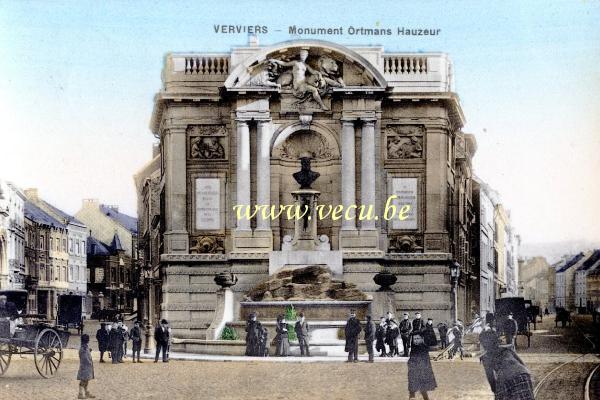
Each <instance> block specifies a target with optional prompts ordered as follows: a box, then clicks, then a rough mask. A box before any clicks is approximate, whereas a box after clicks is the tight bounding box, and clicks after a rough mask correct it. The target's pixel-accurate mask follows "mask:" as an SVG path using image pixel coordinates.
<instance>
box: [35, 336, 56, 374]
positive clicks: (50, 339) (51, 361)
mask: <svg viewBox="0 0 600 400" xmlns="http://www.w3.org/2000/svg"><path fill="white" fill-rule="evenodd" d="M62 356H63V348H62V342H61V341H60V337H59V336H58V333H56V331H54V330H52V329H48V328H46V329H44V330H42V331H41V332H40V333H39V334H38V336H37V338H36V339H35V349H34V358H35V367H36V368H37V370H38V372H39V374H40V375H41V376H42V377H44V378H46V379H48V378H52V376H54V374H55V373H56V371H57V370H58V367H59V366H60V362H61V360H62Z"/></svg>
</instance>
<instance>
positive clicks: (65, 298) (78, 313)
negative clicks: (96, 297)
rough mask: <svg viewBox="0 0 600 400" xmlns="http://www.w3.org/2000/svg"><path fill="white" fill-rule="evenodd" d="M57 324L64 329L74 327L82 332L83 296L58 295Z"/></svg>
mask: <svg viewBox="0 0 600 400" xmlns="http://www.w3.org/2000/svg"><path fill="white" fill-rule="evenodd" d="M56 322H57V324H58V325H60V326H63V327H65V329H67V330H68V329H69V328H75V329H77V332H78V333H79V334H82V333H83V296H78V295H74V294H63V295H60V296H58V313H57V316H56Z"/></svg>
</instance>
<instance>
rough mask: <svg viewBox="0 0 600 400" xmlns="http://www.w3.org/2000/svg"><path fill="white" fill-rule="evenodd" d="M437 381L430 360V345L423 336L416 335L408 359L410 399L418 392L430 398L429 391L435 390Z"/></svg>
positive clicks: (425, 398)
mask: <svg viewBox="0 0 600 400" xmlns="http://www.w3.org/2000/svg"><path fill="white" fill-rule="evenodd" d="M436 387H437V383H436V381H435V376H434V375H433V368H432V367H431V361H430V360H429V346H427V345H426V344H425V341H424V340H423V336H421V335H414V336H413V339H412V345H411V350H410V358H409V359H408V393H409V399H414V398H415V394H416V393H417V392H420V393H421V396H423V399H424V400H428V399H429V395H428V393H427V392H431V391H432V390H435V388H436Z"/></svg>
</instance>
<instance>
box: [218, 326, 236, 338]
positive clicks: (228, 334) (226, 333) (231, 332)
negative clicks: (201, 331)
mask: <svg viewBox="0 0 600 400" xmlns="http://www.w3.org/2000/svg"><path fill="white" fill-rule="evenodd" d="M239 338H240V336H239V335H238V333H237V331H236V330H235V329H234V328H232V327H230V326H226V327H225V328H223V332H221V340H238V339H239Z"/></svg>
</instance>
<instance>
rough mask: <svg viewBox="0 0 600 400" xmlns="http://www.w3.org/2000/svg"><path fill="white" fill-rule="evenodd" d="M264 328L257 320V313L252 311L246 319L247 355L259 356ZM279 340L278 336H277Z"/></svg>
mask: <svg viewBox="0 0 600 400" xmlns="http://www.w3.org/2000/svg"><path fill="white" fill-rule="evenodd" d="M261 335H262V330H261V329H260V323H259V322H258V320H257V317H256V313H254V312H253V313H250V315H249V316H248V320H247V321H246V355H247V356H251V357H255V356H259V354H258V352H259V351H258V347H259V343H260V338H261ZM275 338H276V339H275V340H277V336H275Z"/></svg>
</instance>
